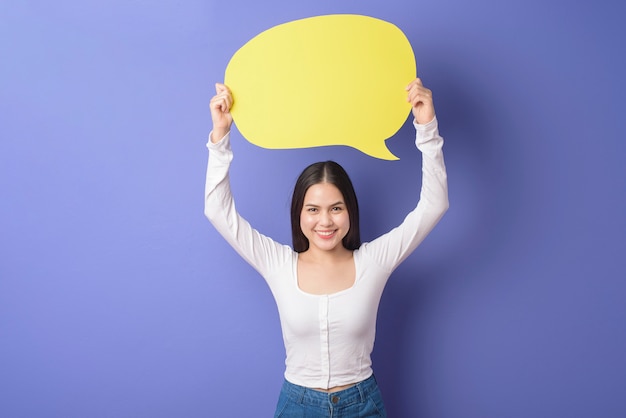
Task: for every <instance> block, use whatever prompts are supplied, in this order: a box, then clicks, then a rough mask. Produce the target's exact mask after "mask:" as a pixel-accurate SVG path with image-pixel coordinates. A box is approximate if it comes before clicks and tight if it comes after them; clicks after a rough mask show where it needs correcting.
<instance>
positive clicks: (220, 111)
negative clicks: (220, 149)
mask: <svg viewBox="0 0 626 418" xmlns="http://www.w3.org/2000/svg"><path fill="white" fill-rule="evenodd" d="M215 91H216V94H215V96H213V98H212V99H211V103H210V105H209V106H210V108H211V119H213V132H212V134H211V142H213V143H216V142H218V141H219V140H220V139H222V138H223V137H224V135H226V134H227V133H228V132H229V131H230V125H232V123H233V115H232V114H231V113H230V108H231V107H232V106H233V95H232V94H231V92H230V90H229V88H228V87H226V86H225V85H224V84H220V83H216V84H215Z"/></svg>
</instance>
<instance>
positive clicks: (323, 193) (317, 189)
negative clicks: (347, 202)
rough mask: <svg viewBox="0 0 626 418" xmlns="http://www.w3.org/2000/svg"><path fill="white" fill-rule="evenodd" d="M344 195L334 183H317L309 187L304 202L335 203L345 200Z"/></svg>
mask: <svg viewBox="0 0 626 418" xmlns="http://www.w3.org/2000/svg"><path fill="white" fill-rule="evenodd" d="M343 200H344V199H343V195H342V194H341V192H340V191H339V189H338V188H337V186H335V185H334V184H330V183H317V184H314V185H312V186H311V187H309V189H308V190H307V191H306V194H305V195H304V204H305V205H306V204H315V205H320V206H322V205H323V204H335V203H338V202H343Z"/></svg>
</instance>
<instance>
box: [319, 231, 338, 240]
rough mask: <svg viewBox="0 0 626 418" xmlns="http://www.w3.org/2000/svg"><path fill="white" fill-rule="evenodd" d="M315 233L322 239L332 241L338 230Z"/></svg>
mask: <svg viewBox="0 0 626 418" xmlns="http://www.w3.org/2000/svg"><path fill="white" fill-rule="evenodd" d="M315 232H316V233H317V235H318V236H319V237H320V238H322V239H330V238H332V237H334V236H335V233H336V232H337V230H336V229H335V230H332V231H315Z"/></svg>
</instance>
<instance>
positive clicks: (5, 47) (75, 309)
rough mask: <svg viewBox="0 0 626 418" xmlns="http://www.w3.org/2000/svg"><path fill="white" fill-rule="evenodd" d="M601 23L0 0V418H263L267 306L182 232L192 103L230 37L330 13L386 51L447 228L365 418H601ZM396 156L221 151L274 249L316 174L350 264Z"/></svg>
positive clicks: (614, 281) (610, 253)
mask: <svg viewBox="0 0 626 418" xmlns="http://www.w3.org/2000/svg"><path fill="white" fill-rule="evenodd" d="M624 9H625V7H624V6H623V4H622V3H620V2H618V1H614V2H610V1H609V2H607V1H604V2H597V1H594V2H592V1H589V0H585V1H582V2H565V1H539V0H525V1H521V0H519V1H506V2H503V1H496V0H477V1H473V2H465V1H460V0H444V1H437V2H434V1H430V2H420V1H413V0H411V1H408V0H403V1H385V2H380V1H371V0H370V1H362V0H360V1H356V0H354V1H332V2H330V1H305V2H303V1H298V2H296V1H282V2H280V1H265V2H257V1H234V0H233V1H223V2H214V1H198V0H192V1H185V2H181V1H170V0H168V1H156V2H152V1H128V0H124V1H122V0H115V1H111V0H107V1H104V0H102V1H89V2H85V1H78V0H65V1H63V0H61V1H55V2H45V1H38V2H37V1H20V2H17V1H3V2H2V3H0V57H1V58H0V138H1V142H0V170H1V171H0V174H1V175H0V196H1V197H0V416H2V417H253V416H254V417H257V416H258V417H266V416H267V417H269V416H271V414H272V412H273V409H274V405H275V402H276V399H277V396H278V392H279V389H280V384H281V382H282V372H283V367H284V364H283V361H284V350H283V347H282V339H281V334H280V327H279V323H278V315H277V312H276V308H275V305H274V302H273V300H272V297H271V294H270V292H269V290H268V289H267V287H266V285H265V283H264V282H263V280H262V279H261V278H260V277H259V276H258V275H257V274H256V273H255V272H254V271H253V270H252V268H250V267H249V266H248V265H246V264H245V263H244V262H243V261H242V260H241V259H240V258H239V257H238V256H237V255H236V254H235V253H234V251H232V249H230V247H228V246H227V244H226V243H225V242H224V241H223V240H222V239H221V238H220V237H219V235H218V234H217V233H216V232H215V231H214V230H213V229H212V227H211V225H210V224H209V222H208V221H207V220H206V219H205V218H204V216H203V212H202V210H203V188H204V174H205V167H206V154H207V152H206V149H205V147H204V144H205V142H206V137H207V134H208V131H209V129H210V115H209V110H208V101H209V99H210V97H211V96H212V94H213V83H214V82H216V81H220V80H222V78H223V72H224V69H225V68H226V65H227V63H228V60H229V59H230V57H231V56H232V54H234V52H235V51H236V50H237V49H238V48H239V47H241V46H242V45H243V44H244V43H245V42H246V41H248V40H249V39H250V38H252V37H253V36H255V35H256V34H258V33H260V32H262V31H263V30H266V29H268V28H270V27H272V26H274V25H277V24H280V23H284V22H287V21H291V20H295V19H299V18H304V17H310V16H315V15H321V14H331V13H357V14H365V15H370V16H374V17H377V18H381V19H384V20H388V21H390V22H392V23H394V24H396V25H397V26H399V27H400V28H401V29H402V30H403V31H404V32H405V33H406V35H407V36H408V38H409V40H410V41H411V43H412V45H413V48H414V50H415V54H416V58H417V65H418V71H419V74H420V76H421V77H422V78H423V80H424V82H425V83H426V84H427V86H429V87H430V88H431V89H432V90H433V91H434V94H435V104H436V108H437V111H438V117H439V121H440V129H441V133H442V135H443V136H444V137H445V139H446V145H445V155H446V162H447V165H448V171H449V180H450V201H451V208H450V211H449V212H448V213H447V215H446V216H445V217H444V219H443V221H442V222H441V224H440V225H438V226H437V228H436V229H435V230H434V232H433V233H432V234H431V236H429V237H428V238H427V240H426V241H425V242H424V244H423V245H422V246H421V247H420V248H419V249H418V250H417V252H416V253H415V254H413V255H412V256H411V257H410V258H409V259H408V260H407V261H406V262H405V263H404V264H403V265H402V266H401V268H400V269H399V270H398V271H397V272H396V273H395V274H394V276H392V278H391V281H390V282H389V285H388V287H387V289H386V291H385V294H384V295H383V299H382V302H381V307H380V311H379V322H378V334H377V343H376V348H375V352H374V365H375V371H376V374H377V377H378V380H379V383H380V386H381V389H382V391H383V394H384V397H385V399H386V402H387V408H388V412H389V414H390V416H392V417H413V416H415V417H418V416H419V417H421V418H428V417H432V418H447V417H450V418H457V417H469V418H473V417H476V418H484V417H494V418H496V417H497V418H500V417H507V418H518V417H519V418H528V417H535V418H537V417H546V418H548V417H549V418H554V417H568V418H571V417H604V418H613V417H615V418H617V417H624V416H626V397H624V388H625V387H626V356H625V353H626V326H625V319H626V304H625V303H624V301H625V296H626V283H625V277H626V274H625V267H626V261H625V259H626V254H625V249H626V242H625V236H626V234H625V231H626V222H625V219H626V217H625V214H626V193H625V192H626V170H625V165H624V157H625V156H626V145H625V141H624V138H625V133H626V132H625V129H624V116H623V115H624V111H625V110H626V105H625V104H624V96H625V93H626V91H625V88H624V87H625V82H624V78H623V77H624V73H625V70H626V69H625V68H624V64H625V56H624V47H623V40H624V39H626V30H625V29H624V25H623V17H624V15H625V13H624V12H625V10H624ZM285 105H286V106H297V103H286V104H285ZM337 108H338V111H341V108H340V106H337ZM277 128H278V129H280V127H277ZM412 136H413V132H412V128H411V126H410V124H409V121H408V120H407V124H406V125H405V127H404V128H403V129H402V130H401V131H400V132H399V133H398V134H397V135H396V136H395V137H393V138H391V139H390V140H388V141H387V144H388V146H389V148H390V149H391V151H392V152H393V153H394V154H396V155H398V156H400V158H401V160H400V161H398V162H387V161H381V160H376V159H372V158H370V157H367V156H365V155H363V154H361V153H360V152H358V151H356V150H353V149H350V148H346V147H327V148H317V149H308V150H288V151H270V150H265V149H261V148H258V147H255V146H253V145H251V144H249V143H248V142H247V141H245V140H243V139H242V138H241V137H240V136H239V135H238V133H237V132H235V133H234V138H233V147H234V150H235V154H236V156H235V161H234V163H233V166H232V183H233V189H234V192H235V195H236V199H237V202H238V207H239V210H240V212H242V214H243V215H244V216H246V217H247V218H248V219H249V220H250V221H251V222H252V223H253V225H255V226H256V227H257V228H258V229H259V230H261V231H262V232H264V233H266V234H269V235H271V236H273V237H274V238H276V239H278V240H280V241H284V242H287V243H288V242H289V240H290V232H289V220H288V202H289V194H290V191H291V188H292V186H293V182H294V181H295V177H296V176H297V174H298V173H299V172H300V170H301V169H302V168H303V167H304V166H305V165H307V164H309V163H311V162H313V161H317V160H321V159H328V158H333V159H335V160H337V161H338V162H340V163H341V164H343V165H344V166H345V167H346V169H347V170H348V172H349V173H350V174H351V176H352V177H353V180H354V183H355V186H356V188H357V193H358V194H359V197H360V201H361V205H362V207H363V213H362V224H363V231H362V233H363V235H364V238H365V239H366V240H370V239H372V238H374V237H375V236H377V235H379V234H381V233H383V232H385V231H387V230H388V229H390V228H391V227H393V226H395V225H396V224H397V223H399V222H400V221H401V219H402V218H403V216H404V215H405V214H406V213H407V212H408V211H409V210H410V209H411V208H412V207H413V206H414V204H415V202H416V199H417V191H418V188H419V181H418V179H419V161H420V160H419V154H418V153H417V151H416V150H415V149H414V147H413V145H412Z"/></svg>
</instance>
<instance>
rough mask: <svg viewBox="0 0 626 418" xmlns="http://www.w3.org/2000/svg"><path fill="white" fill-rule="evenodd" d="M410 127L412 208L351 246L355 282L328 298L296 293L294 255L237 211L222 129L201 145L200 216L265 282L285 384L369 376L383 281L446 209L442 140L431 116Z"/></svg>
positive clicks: (326, 384)
mask: <svg viewBox="0 0 626 418" xmlns="http://www.w3.org/2000/svg"><path fill="white" fill-rule="evenodd" d="M414 126H415V129H416V132H417V134H416V141H415V142H416V145H417V148H418V149H419V150H420V151H421V152H422V176H423V177H422V188H421V193H420V199H419V202H418V204H417V207H416V208H415V209H414V210H413V211H411V212H410V213H409V214H408V215H407V216H406V218H405V219H404V221H403V222H402V224H400V225H399V226H398V227H396V228H394V229H393V230H391V231H389V232H388V233H386V234H384V235H382V236H380V237H379V238H377V239H375V240H373V241H371V242H369V243H364V244H362V245H361V247H360V248H358V249H357V250H355V251H354V264H355V270H356V278H355V281H354V285H353V286H352V287H350V288H348V289H345V290H342V291H340V292H337V293H333V294H329V295H313V294H309V293H306V292H304V291H302V290H301V289H300V288H299V287H298V278H297V271H298V270H297V263H298V253H296V252H295V251H294V250H293V249H292V248H291V247H289V246H287V245H283V244H280V243H277V242H275V241H274V240H272V239H271V238H269V237H267V236H265V235H263V234H261V233H259V232H258V231H256V230H255V229H254V228H252V227H251V226H250V224H249V223H248V222H247V221H246V220H245V219H244V218H242V217H241V216H240V215H239V213H238V212H237V210H236V208H235V202H234V200H233V197H232V194H231V191H230V183H229V177H228V170H229V166H230V162H231V161H232V158H233V153H232V151H231V147H230V136H229V134H227V135H226V136H225V137H224V138H222V139H221V140H220V141H219V142H218V143H215V144H214V143H212V142H211V141H210V140H209V142H208V144H207V147H208V148H209V161H208V169H207V176H206V189H205V215H206V216H207V217H208V218H209V220H210V221H211V223H212V224H213V225H214V226H215V228H216V229H217V230H218V231H219V233H220V234H221V235H222V236H223V237H224V238H225V239H226V241H227V242H228V243H229V244H230V245H231V246H232V247H233V248H234V249H235V251H237V253H239V254H240V255H241V256H242V257H243V258H244V259H245V260H246V261H247V262H248V263H250V264H251V265H252V267H254V268H255V269H256V270H257V271H258V272H259V273H260V274H261V276H263V278H264V279H265V281H266V282H267V284H268V285H269V287H270V289H271V292H272V294H273V296H274V299H275V301H276V304H277V306H278V312H279V316H280V322H281V327H282V333H283V340H284V344H285V351H286V360H285V365H286V369H285V378H286V379H287V380H288V381H289V382H291V383H294V384H297V385H301V386H306V387H310V388H324V389H328V388H332V387H335V386H342V385H348V384H352V383H357V382H360V381H362V380H364V379H367V378H368V377H370V376H371V375H372V361H371V353H372V350H373V348H374V337H375V331H376V316H377V312H378V304H379V301H380V298H381V295H382V292H383V288H384V287H385V284H386V283H387V279H388V278H389V276H390V275H391V273H392V272H393V271H394V269H395V268H396V267H397V266H398V265H399V264H400V263H401V262H402V261H403V260H404V259H405V258H406V257H407V256H408V255H409V254H410V253H411V252H412V251H413V250H414V249H415V248H416V247H417V246H418V245H419V244H420V243H421V242H422V240H423V239H424V238H425V237H426V235H428V233H429V232H430V231H431V230H432V229H433V227H434V226H435V225H436V224H437V222H438V221H439V220H440V219H441V217H442V216H443V214H444V213H445V212H446V210H447V208H448V186H447V176H446V169H445V165H444V159H443V152H442V146H443V138H441V136H439V133H438V129H437V121H436V119H434V120H433V121H431V122H430V123H428V124H426V125H418V124H417V123H414Z"/></svg>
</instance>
